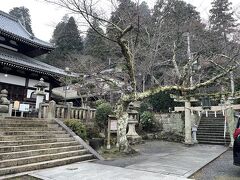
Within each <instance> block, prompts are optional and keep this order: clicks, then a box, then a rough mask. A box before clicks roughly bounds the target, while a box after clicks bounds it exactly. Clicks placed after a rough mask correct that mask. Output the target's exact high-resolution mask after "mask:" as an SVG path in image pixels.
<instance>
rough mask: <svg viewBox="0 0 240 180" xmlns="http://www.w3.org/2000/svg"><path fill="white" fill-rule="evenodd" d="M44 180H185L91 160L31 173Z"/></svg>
mask: <svg viewBox="0 0 240 180" xmlns="http://www.w3.org/2000/svg"><path fill="white" fill-rule="evenodd" d="M29 175H30V176H34V177H37V178H40V179H43V180H67V179H69V180H70V179H71V180H133V179H137V180H184V179H185V178H179V177H176V176H170V175H162V174H161V173H152V172H147V171H139V170H132V169H125V168H121V167H114V166H107V165H102V164H95V163H91V162H82V163H74V164H71V165H66V166H61V167H56V168H50V169H46V170H40V171H37V172H34V173H31V174H29Z"/></svg>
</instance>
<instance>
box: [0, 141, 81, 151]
mask: <svg viewBox="0 0 240 180" xmlns="http://www.w3.org/2000/svg"><path fill="white" fill-rule="evenodd" d="M77 145H79V144H78V142H77V141H70V142H56V143H44V144H31V145H19V146H0V153H4V152H5V153H6V152H8V153H9V152H18V151H27V150H35V149H47V148H57V147H69V146H77ZM80 147H81V148H83V146H82V145H80Z"/></svg>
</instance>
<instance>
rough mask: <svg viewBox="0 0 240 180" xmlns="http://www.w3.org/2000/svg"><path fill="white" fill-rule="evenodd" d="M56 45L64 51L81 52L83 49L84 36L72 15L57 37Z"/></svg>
mask: <svg viewBox="0 0 240 180" xmlns="http://www.w3.org/2000/svg"><path fill="white" fill-rule="evenodd" d="M56 46H57V48H59V49H60V50H61V51H62V52H65V53H69V52H81V51H82V49H83V42H82V38H81V36H80V34H79V31H78V27H77V25H76V22H75V20H74V18H73V17H70V18H69V20H68V22H67V24H66V25H65V27H64V28H63V29H62V31H61V32H60V35H59V37H58V38H57V39H56Z"/></svg>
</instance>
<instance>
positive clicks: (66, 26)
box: [45, 16, 83, 68]
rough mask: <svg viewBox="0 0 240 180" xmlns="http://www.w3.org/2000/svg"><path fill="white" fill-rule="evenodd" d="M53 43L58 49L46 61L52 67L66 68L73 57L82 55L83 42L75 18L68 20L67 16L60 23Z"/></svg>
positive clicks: (54, 34) (55, 31) (54, 33)
mask: <svg viewBox="0 0 240 180" xmlns="http://www.w3.org/2000/svg"><path fill="white" fill-rule="evenodd" d="M51 42H52V43H55V46H56V48H55V50H53V51H52V52H51V53H50V54H48V55H47V57H46V60H45V61H46V62H47V63H50V64H52V65H55V66H58V67H62V68H65V67H66V66H69V62H67V61H68V60H69V58H70V57H71V55H73V54H81V53H82V50H83V42H82V38H81V36H80V34H79V31H78V27H77V25H76V22H75V20H74V18H73V17H70V18H69V19H67V18H66V16H65V17H64V20H63V21H61V22H60V23H58V25H57V26H56V28H55V30H54V32H53V37H52V39H51Z"/></svg>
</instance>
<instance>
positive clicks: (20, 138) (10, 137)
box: [0, 134, 70, 142]
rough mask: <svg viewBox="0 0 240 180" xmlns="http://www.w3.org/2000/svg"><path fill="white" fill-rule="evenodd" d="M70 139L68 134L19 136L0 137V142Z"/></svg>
mask: <svg viewBox="0 0 240 180" xmlns="http://www.w3.org/2000/svg"><path fill="white" fill-rule="evenodd" d="M67 137H70V134H57V135H54V134H51V135H19V136H11V135H10V136H0V142H1V141H10V140H13V141H15V140H32V139H51V138H67Z"/></svg>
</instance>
